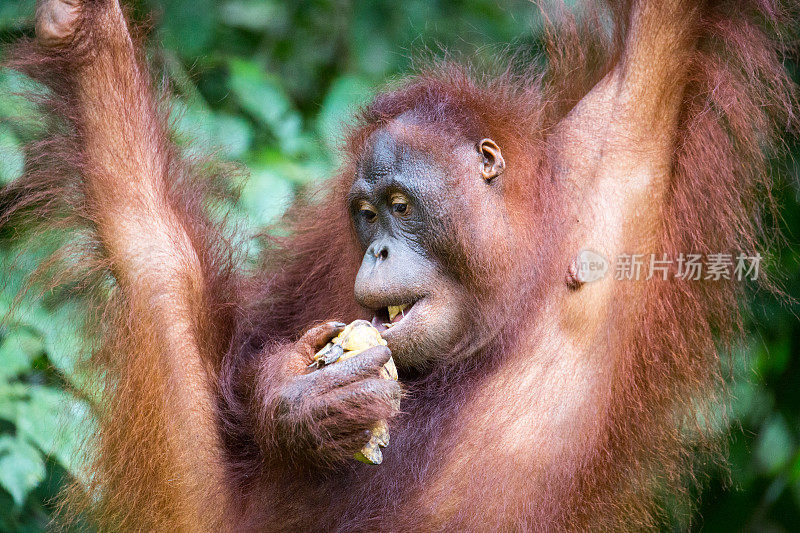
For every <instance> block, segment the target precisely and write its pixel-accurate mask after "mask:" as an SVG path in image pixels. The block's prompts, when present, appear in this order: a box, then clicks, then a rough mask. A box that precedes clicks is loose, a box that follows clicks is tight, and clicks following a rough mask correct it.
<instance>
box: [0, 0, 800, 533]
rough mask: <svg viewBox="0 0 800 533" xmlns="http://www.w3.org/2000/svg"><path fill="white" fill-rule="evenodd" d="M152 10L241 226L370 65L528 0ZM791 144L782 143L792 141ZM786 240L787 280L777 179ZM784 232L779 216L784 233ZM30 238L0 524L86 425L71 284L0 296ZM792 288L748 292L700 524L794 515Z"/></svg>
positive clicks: (326, 171) (7, 16)
mask: <svg viewBox="0 0 800 533" xmlns="http://www.w3.org/2000/svg"><path fill="white" fill-rule="evenodd" d="M33 5H34V0H2V1H1V2H0V43H6V42H10V41H12V40H13V39H16V38H18V37H21V36H23V35H30V33H31V31H32V27H31V24H30V18H31V16H32V13H33ZM150 13H155V17H154V21H155V25H154V30H153V39H152V41H153V42H155V43H159V46H154V47H153V49H152V50H151V51H150V52H151V56H152V57H153V60H154V62H155V64H156V65H157V68H158V69H159V70H162V71H163V72H164V73H165V74H166V76H167V78H168V79H169V82H170V85H171V88H172V90H173V92H175V93H176V96H175V97H174V98H173V101H172V111H171V113H172V115H171V118H172V121H173V125H174V137H175V139H176V140H177V141H178V142H179V143H181V144H183V145H188V144H189V142H190V141H194V143H195V144H194V145H193V146H192V148H191V150H200V151H201V152H202V153H206V152H207V151H208V149H214V150H216V152H217V155H218V156H219V157H221V158H222V159H224V160H228V161H233V162H238V163H242V164H244V165H245V166H246V167H247V168H248V169H249V171H250V178H249V180H247V181H246V182H244V183H243V184H242V188H241V201H240V202H239V203H238V204H237V205H236V206H235V208H234V209H235V211H234V214H235V216H236V217H238V221H239V222H241V223H242V224H243V225H244V227H245V228H249V229H251V230H252V229H255V228H257V227H259V226H263V225H266V224H271V223H274V222H276V221H277V220H278V219H279V217H280V215H281V214H282V213H283V212H284V210H285V209H286V207H287V206H288V205H289V203H290V202H291V201H292V200H293V199H294V198H296V197H297V195H298V194H302V193H303V192H304V191H305V190H306V189H308V188H309V187H313V186H314V184H316V183H319V181H320V180H321V179H323V178H324V177H325V176H327V175H330V174H331V173H332V172H333V171H334V169H335V167H336V165H337V163H338V161H337V160H336V155H335V150H336V148H337V147H338V146H339V145H340V144H341V142H342V131H343V129H342V125H343V124H345V123H347V122H348V121H349V120H351V118H352V114H353V112H354V111H355V109H356V107H357V106H358V105H360V104H363V103H365V102H366V101H367V100H368V98H369V96H370V95H371V94H372V93H374V92H375V91H376V90H377V89H378V88H379V87H380V84H382V83H384V81H385V80H386V79H391V77H393V76H396V75H398V74H401V73H403V72H408V71H409V70H410V69H411V67H412V66H413V63H414V62H413V60H412V58H413V57H416V56H419V55H423V56H425V55H428V51H429V50H433V51H434V52H439V51H440V50H447V51H448V53H453V54H457V53H458V52H460V51H466V52H470V53H475V54H477V56H478V57H479V58H482V59H484V60H487V59H489V58H491V57H493V54H495V53H496V52H497V51H500V50H502V49H503V48H504V47H505V45H506V44H508V43H511V44H514V45H523V46H529V45H530V46H536V38H535V35H536V30H537V26H536V24H537V23H536V17H535V10H534V9H533V8H532V7H531V5H530V2H528V1H527V0H513V1H510V2H503V3H499V2H496V1H495V0H453V1H450V2H440V1H429V0H409V1H405V2H394V1H389V0H375V1H369V2H366V1H363V0H359V1H355V0H353V1H347V0H306V1H303V2H283V1H279V0H222V1H212V0H171V1H169V2H167V1H166V0H136V1H134V2H133V15H134V17H137V18H140V19H144V18H146V17H147V16H148V15H149V14H150ZM23 88H30V87H29V86H28V85H27V84H26V81H25V79H24V78H22V77H21V76H19V75H16V74H14V73H11V72H7V71H0V187H1V186H2V185H3V184H5V183H8V182H9V181H11V180H13V179H14V178H15V177H17V176H18V175H19V174H20V172H21V171H22V166H23V163H24V156H23V153H22V151H21V146H22V144H23V143H24V142H25V141H26V140H27V139H26V137H25V135H26V131H28V129H27V128H23V127H20V124H22V123H23V122H27V123H30V122H31V118H32V117H34V116H35V115H34V113H33V111H32V109H31V107H30V105H29V104H28V103H27V102H26V101H25V100H24V99H22V98H19V97H16V96H14V93H15V92H17V91H20V90H21V89H23ZM795 152H797V153H800V152H798V151H797V150H795ZM783 196H784V198H783V201H784V204H785V206H786V207H785V209H784V212H783V217H784V220H783V224H784V226H785V227H784V229H785V230H787V231H788V233H789V239H790V243H792V244H790V245H786V246H783V247H782V248H781V250H780V255H779V259H780V268H781V269H782V271H783V272H784V275H785V280H784V285H785V288H786V291H787V293H788V294H790V295H800V268H799V267H798V265H799V264H800V248H799V247H798V246H797V245H796V244H794V243H795V242H796V237H797V235H796V232H797V231H798V229H800V206H799V205H798V198H797V190H796V189H793V188H791V187H788V188H786V189H785V190H784V191H783ZM792 232H794V233H795V234H792ZM36 257H38V256H35V255H33V254H32V252H29V251H28V250H21V249H18V248H17V247H16V246H15V241H14V234H13V231H9V232H7V233H6V234H3V235H0V272H2V273H3V278H2V279H0V531H41V530H42V529H43V528H44V527H45V526H46V524H47V522H48V520H49V517H50V515H51V513H52V511H53V504H52V498H53V497H54V495H55V494H56V492H57V490H58V488H59V486H60V485H61V484H62V483H63V482H65V481H68V480H70V479H74V477H75V476H76V475H77V473H78V471H77V470H76V465H77V464H78V463H79V461H80V452H79V450H80V444H81V441H82V439H83V438H84V436H86V435H89V434H91V411H90V399H87V398H81V397H78V396H76V395H75V394H73V393H72V392H70V391H74V390H82V389H83V387H82V386H81V385H83V384H84V383H85V380H86V376H85V375H84V374H83V373H82V371H81V368H80V366H79V365H78V361H79V360H80V358H81V356H82V355H83V354H84V353H85V350H84V347H83V344H82V338H81V334H80V330H79V329H78V326H77V324H76V323H75V317H77V316H79V313H78V312H77V311H76V308H79V307H80V302H73V303H72V304H69V303H64V302H63V301H60V300H59V299H58V298H56V297H54V296H52V295H34V296H32V297H29V298H27V300H31V301H32V303H30V304H29V305H27V304H26V305H24V306H20V307H19V308H18V309H17V310H16V312H15V313H14V314H9V310H10V308H11V306H12V303H13V298H14V295H15V294H17V292H18V291H19V290H20V289H21V288H22V286H23V283H24V278H23V273H24V272H29V271H30V270H31V268H32V265H33V264H34V263H35V259H36ZM797 313H798V306H797V304H796V303H795V302H793V301H783V302H779V301H776V300H775V299H774V298H771V297H766V296H764V297H759V298H757V300H756V303H755V305H754V306H753V319H752V327H751V331H752V333H751V334H750V336H749V337H748V339H747V342H746V343H745V346H744V350H743V355H742V356H741V357H737V358H736V360H735V369H734V370H733V371H732V372H733V374H734V375H735V377H736V378H737V379H736V382H735V384H734V385H732V387H731V391H732V393H733V400H732V406H731V407H732V412H733V416H734V420H733V421H732V426H731V429H732V437H731V441H730V452H731V453H730V476H727V475H726V474H725V473H724V472H721V473H719V474H717V475H715V476H714V477H713V478H712V479H711V480H710V482H709V483H707V485H708V488H707V489H706V490H705V491H704V492H703V493H702V495H701V498H700V511H701V517H700V518H698V519H697V525H702V527H703V528H704V529H706V530H710V531H714V530H720V531H728V530H730V529H737V530H738V529H742V528H753V529H765V528H769V529H771V530H774V531H782V530H783V531H790V530H792V528H793V525H794V524H795V523H797V521H798V520H800V447H798V446H800V386H798V385H800V357H798V355H800V353H799V352H800V325H799V324H798V320H797Z"/></svg>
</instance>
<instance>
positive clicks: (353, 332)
mask: <svg viewBox="0 0 800 533" xmlns="http://www.w3.org/2000/svg"><path fill="white" fill-rule="evenodd" d="M374 346H386V341H385V340H383V338H382V337H381V334H380V332H379V331H378V330H377V329H375V328H374V327H373V326H372V324H370V323H369V322H367V321H366V320H356V321H354V322H351V323H350V324H348V325H347V326H345V328H344V329H343V330H342V332H341V333H339V334H338V335H337V336H336V337H334V338H333V339H331V341H330V342H329V343H328V344H326V345H325V346H324V347H323V348H322V349H321V350H320V351H318V352H317V353H316V354H315V355H314V362H313V363H311V365H310V366H315V367H316V368H322V367H323V366H326V365H332V364H334V363H337V362H339V361H345V360H347V359H349V358H351V357H353V356H354V355H358V354H359V353H361V352H363V351H364V350H366V349H368V348H372V347H374ZM380 376H381V377H382V378H383V379H393V380H395V381H397V367H396V366H395V364H394V359H392V358H391V357H390V358H389V361H387V362H386V364H384V365H383V368H381V370H380ZM388 445H389V426H388V425H387V423H386V421H385V420H379V421H378V422H377V423H376V424H375V426H373V427H372V429H371V430H370V438H369V441H368V442H367V443H366V444H365V445H364V447H363V448H361V450H359V451H358V452H356V454H355V458H356V459H357V460H359V461H361V462H362V463H367V464H371V465H379V464H381V463H382V462H383V453H381V448H385V447H386V446H388Z"/></svg>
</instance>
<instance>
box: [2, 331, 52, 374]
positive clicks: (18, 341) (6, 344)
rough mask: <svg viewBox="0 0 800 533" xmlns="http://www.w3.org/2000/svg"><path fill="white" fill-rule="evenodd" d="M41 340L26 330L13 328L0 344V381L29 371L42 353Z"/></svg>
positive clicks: (42, 345)
mask: <svg viewBox="0 0 800 533" xmlns="http://www.w3.org/2000/svg"><path fill="white" fill-rule="evenodd" d="M43 347H44V344H43V342H42V338H41V337H40V336H39V335H36V334H34V333H32V332H31V331H29V330H28V329H27V328H21V327H20V328H15V329H13V330H12V331H11V332H9V333H8V334H7V335H6V337H5V339H3V340H2V342H0V381H3V380H8V379H10V378H13V377H16V376H17V375H19V374H22V373H23V372H26V371H28V370H30V368H31V362H32V361H33V360H34V359H35V358H36V357H37V356H38V355H40V354H42V353H43Z"/></svg>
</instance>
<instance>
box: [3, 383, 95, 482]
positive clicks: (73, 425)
mask: <svg viewBox="0 0 800 533" xmlns="http://www.w3.org/2000/svg"><path fill="white" fill-rule="evenodd" d="M17 416H18V417H17V424H16V425H17V432H18V434H19V435H21V436H23V437H25V438H26V439H29V440H30V441H31V442H33V443H35V444H36V446H38V447H39V448H40V449H41V450H42V451H43V452H44V453H46V454H48V455H51V456H53V457H54V458H55V459H56V460H57V461H58V462H59V463H60V464H61V465H63V466H64V467H65V468H67V469H68V470H70V471H72V473H73V474H74V475H80V474H81V471H80V466H81V465H82V454H81V453H80V452H81V445H82V444H83V436H84V435H91V434H92V433H93V430H94V428H93V425H92V424H93V423H92V419H91V416H90V409H89V406H88V405H87V404H86V403H85V402H83V401H81V400H78V399H76V398H74V397H73V396H71V395H69V394H67V393H65V392H62V391H60V390H58V389H53V388H51V387H43V386H37V387H31V389H30V392H29V401H28V402H24V403H21V404H20V405H19V406H18V411H17Z"/></svg>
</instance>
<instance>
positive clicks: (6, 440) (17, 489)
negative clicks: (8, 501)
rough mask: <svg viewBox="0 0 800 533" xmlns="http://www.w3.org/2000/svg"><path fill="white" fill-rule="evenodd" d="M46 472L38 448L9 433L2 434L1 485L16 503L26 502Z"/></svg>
mask: <svg viewBox="0 0 800 533" xmlns="http://www.w3.org/2000/svg"><path fill="white" fill-rule="evenodd" d="M44 473H45V468H44V460H43V459H42V456H41V454H40V453H39V452H38V451H37V450H36V448H34V447H33V446H31V445H30V444H27V443H25V442H24V441H22V440H20V439H15V438H12V437H9V436H8V435H3V436H0V486H2V487H3V488H4V489H6V490H7V491H8V492H9V493H10V494H11V496H12V497H13V498H14V503H16V504H17V505H22V504H23V503H25V499H26V498H27V497H28V493H29V492H30V491H31V490H32V489H33V488H34V487H36V485H38V484H39V482H40V481H42V479H44Z"/></svg>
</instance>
